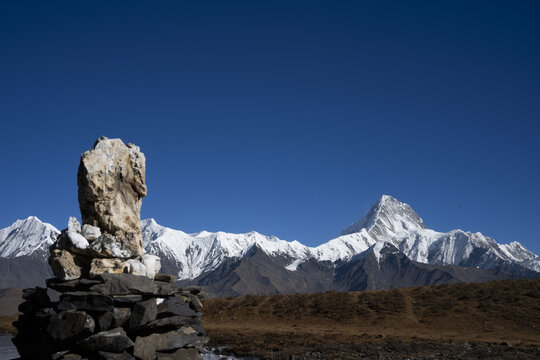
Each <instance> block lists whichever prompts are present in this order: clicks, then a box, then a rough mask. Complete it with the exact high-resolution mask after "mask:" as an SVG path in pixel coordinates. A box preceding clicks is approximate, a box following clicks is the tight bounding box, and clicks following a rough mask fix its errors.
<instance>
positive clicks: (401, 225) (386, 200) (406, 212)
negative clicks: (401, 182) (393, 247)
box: [341, 195, 426, 237]
mask: <svg viewBox="0 0 540 360" xmlns="http://www.w3.org/2000/svg"><path fill="white" fill-rule="evenodd" d="M425 228H426V225H425V224H424V222H423V220H422V218H420V216H418V214H417V213H416V212H414V210H413V209H412V208H411V207H410V206H409V205H408V204H405V203H402V202H400V201H398V200H397V199H395V198H393V197H392V196H389V195H383V196H381V198H380V199H379V201H377V203H375V205H373V207H372V208H371V209H370V210H369V212H368V213H367V214H366V216H364V217H363V218H362V219H360V220H359V221H357V222H355V223H353V224H351V225H350V226H348V227H346V228H345V229H344V230H343V231H342V232H341V235H349V234H354V233H357V232H360V231H361V230H362V229H367V230H368V231H370V232H373V233H375V235H379V236H385V237H390V236H394V235H397V234H400V233H408V232H410V231H411V230H414V229H425Z"/></svg>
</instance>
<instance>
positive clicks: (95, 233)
mask: <svg viewBox="0 0 540 360" xmlns="http://www.w3.org/2000/svg"><path fill="white" fill-rule="evenodd" d="M81 234H82V236H84V237H85V238H86V240H88V241H90V242H92V241H94V240H96V239H97V238H99V237H100V236H101V230H100V229H99V228H98V227H97V226H92V225H90V224H84V225H83V226H82V231H81Z"/></svg>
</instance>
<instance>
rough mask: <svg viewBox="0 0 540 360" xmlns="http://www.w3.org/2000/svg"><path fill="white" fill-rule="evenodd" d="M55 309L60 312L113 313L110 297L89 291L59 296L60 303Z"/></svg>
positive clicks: (112, 303)
mask: <svg viewBox="0 0 540 360" xmlns="http://www.w3.org/2000/svg"><path fill="white" fill-rule="evenodd" d="M56 307H57V309H58V310H60V311H64V310H87V311H113V309H114V302H113V299H112V297H110V296H107V295H103V294H99V293H96V292H90V291H88V292H87V291H75V292H67V293H63V294H62V295H60V302H59V303H58V304H57V305H56Z"/></svg>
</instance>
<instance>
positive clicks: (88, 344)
mask: <svg viewBox="0 0 540 360" xmlns="http://www.w3.org/2000/svg"><path fill="white" fill-rule="evenodd" d="M144 176H145V157H144V155H143V154H142V153H141V152H140V150H139V148H138V147H137V146H135V145H132V144H128V145H125V144H124V143H123V142H122V141H121V140H120V139H107V138H105V137H101V138H99V139H98V140H97V141H96V143H95V144H94V148H93V149H91V150H89V151H87V152H85V153H84V154H82V155H81V163H80V166H79V171H78V174H77V183H78V187H79V207H80V209H81V215H82V216H81V217H82V225H81V223H79V221H77V219H76V218H70V219H69V222H68V227H67V229H65V230H63V231H62V232H61V234H60V235H59V236H58V238H57V240H56V242H55V243H54V244H53V245H52V246H51V247H50V257H49V264H50V266H51V268H52V270H53V273H54V275H55V276H56V278H53V279H48V280H47V282H46V283H47V288H40V287H36V288H34V289H25V290H24V292H23V299H24V300H25V301H24V302H23V303H22V304H21V305H20V307H19V311H20V312H21V313H22V315H20V316H19V319H18V320H17V321H16V322H15V323H14V324H15V326H16V327H17V329H18V334H17V336H16V337H15V338H14V339H13V342H14V344H15V346H16V347H17V349H18V351H19V354H20V355H21V356H22V358H23V359H47V360H49V359H54V360H82V359H88V360H93V359H105V360H128V359H141V360H155V359H162V360H165V359H187V360H191V359H201V355H200V353H201V352H202V351H203V346H204V345H205V344H206V342H207V341H208V338H207V337H206V333H205V331H204V329H203V327H202V325H201V317H202V312H201V311H202V304H201V301H200V298H201V297H202V294H201V292H200V288H198V287H186V288H178V287H177V286H176V285H175V283H176V280H177V279H176V277H175V276H173V275H167V274H160V273H159V270H160V267H161V264H160V260H159V258H158V257H157V256H154V255H149V254H144V251H143V244H142V233H141V224H140V208H141V200H142V198H143V197H144V196H146V185H145V180H144Z"/></svg>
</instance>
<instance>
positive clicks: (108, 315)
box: [96, 311, 114, 331]
mask: <svg viewBox="0 0 540 360" xmlns="http://www.w3.org/2000/svg"><path fill="white" fill-rule="evenodd" d="M96 320H97V329H98V331H105V330H108V329H110V328H111V326H112V325H113V322H114V314H113V312H112V311H106V312H104V313H102V314H100V315H98V316H97V319H96Z"/></svg>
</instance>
